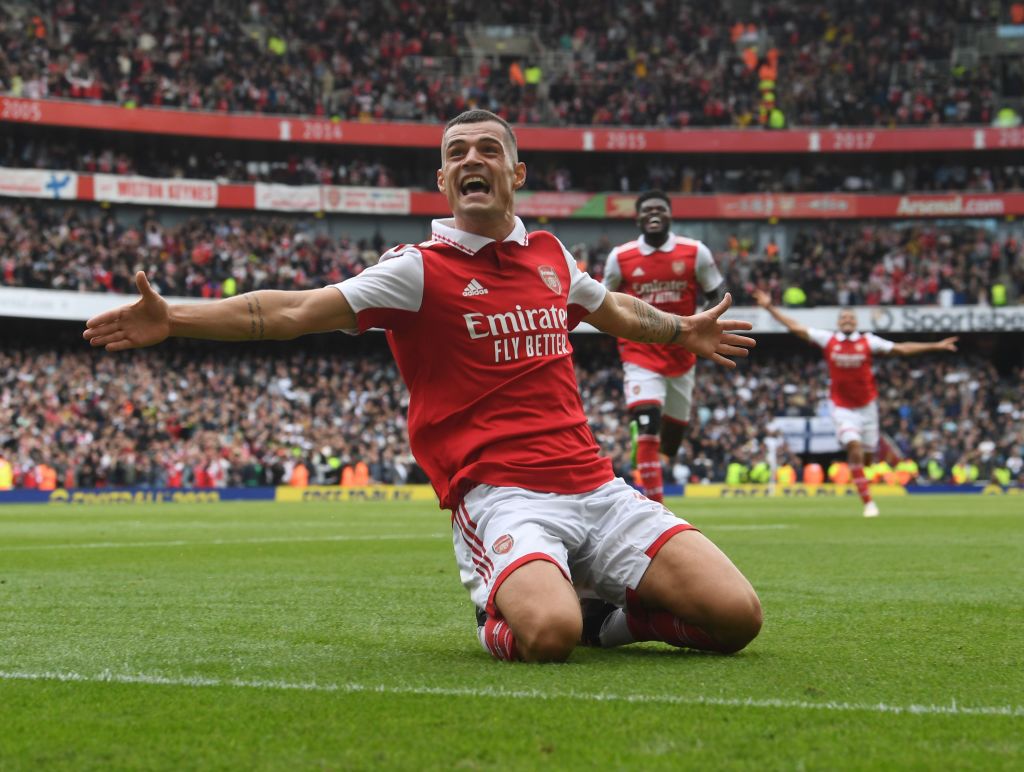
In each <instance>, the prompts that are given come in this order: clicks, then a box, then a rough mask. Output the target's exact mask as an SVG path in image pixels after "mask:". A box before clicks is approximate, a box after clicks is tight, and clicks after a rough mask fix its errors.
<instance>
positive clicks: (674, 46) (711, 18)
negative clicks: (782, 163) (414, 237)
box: [0, 0, 1022, 127]
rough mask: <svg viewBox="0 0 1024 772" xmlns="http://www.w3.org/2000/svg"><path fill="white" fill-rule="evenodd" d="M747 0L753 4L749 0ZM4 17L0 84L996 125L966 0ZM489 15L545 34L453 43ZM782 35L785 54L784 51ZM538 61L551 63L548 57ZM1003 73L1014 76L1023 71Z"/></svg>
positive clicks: (156, 10) (289, 5) (256, 101)
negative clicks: (519, 45) (505, 42)
mask: <svg viewBox="0 0 1024 772" xmlns="http://www.w3.org/2000/svg"><path fill="white" fill-rule="evenodd" d="M745 9H749V6H746V7H745ZM16 10H17V11H18V13H14V12H12V13H9V14H5V15H4V16H3V17H2V18H0V92H5V93H8V94H13V95H15V96H23V97H29V98H39V97H60V98H71V99H88V100H96V101H107V102H117V103H120V104H125V105H130V106H135V105H141V106H151V105H153V106H166V107H181V108H187V109H197V110H198V109H203V110H218V111H230V112H263V113H293V114H310V115H337V116H340V117H344V118H348V119H360V120H414V121H444V120H446V119H447V118H449V117H451V116H452V115H455V114H457V113H459V112H461V111H462V110H463V109H466V108H468V107H473V106H477V107H484V108H488V109H492V110H495V111H496V112H499V113H500V114H502V115H503V117H506V118H508V119H509V120H511V121H513V122H515V123H519V124H522V123H543V124H574V125H621V126H631V125H632V126H669V127H682V126H693V125H713V126H718V125H737V126H746V125H775V123H774V121H773V122H771V123H769V121H768V116H769V114H770V113H771V111H772V110H775V109H779V110H780V111H781V112H780V113H779V114H780V115H782V116H783V121H782V123H783V125H784V124H785V122H786V120H787V119H788V122H789V123H798V124H801V125H830V124H840V125H893V124H901V125H902V124H931V123H988V122H990V121H991V120H992V118H993V116H994V113H995V111H996V110H997V109H999V106H1000V103H999V95H998V94H997V93H996V91H995V88H996V84H998V83H999V79H998V78H997V77H996V70H995V68H992V67H990V64H989V62H988V61H987V60H986V58H985V57H984V53H985V52H981V53H982V54H983V55H982V57H981V58H980V60H979V62H978V64H977V66H976V67H974V68H973V69H971V70H967V69H965V68H964V67H963V66H962V65H959V64H956V63H954V62H952V61H951V52H952V49H953V43H954V37H955V32H956V30H957V27H958V25H970V24H979V23H994V22H995V21H997V20H998V15H999V7H998V4H994V3H993V4H988V3H980V2H975V1H973V0H943V1H942V2H934V0H931V1H929V2H925V1H924V0H910V1H909V2H904V3H892V4H876V3H871V4H868V3H860V2H852V1H851V0H829V1H828V2H817V1H816V2H811V0H773V2H770V3H765V4H761V5H758V6H755V10H753V11H750V14H751V15H750V18H745V17H743V16H737V15H734V14H733V13H732V11H731V10H730V9H729V6H728V4H703V5H700V4H692V3H683V2H678V1H674V2H647V3H642V4H639V5H630V4H622V3H619V2H612V1H611V0H546V1H545V2H540V3H533V4H531V5H530V6H529V7H524V6H523V5H522V4H521V3H515V2H512V1H511V0H499V2H495V3H487V4H484V5H480V4H476V3H471V2H468V0H446V1H441V0H403V2H400V3H385V4H378V3H370V2H366V1H365V0H363V1H362V2H341V1H340V0H334V1H333V2H327V3H320V4H304V3H296V2H285V0H254V2H250V3H247V4H241V5H238V4H234V3H230V4H229V3H218V2H214V3H210V2H206V1H205V0H174V1H172V2H165V3H159V4H145V3H141V4H140V3H135V2H129V1H128V0H115V1H114V2H111V1H110V0H107V1H106V2H100V0H35V1H34V2H31V3H26V4H24V5H21V6H18V7H17V8H16ZM481 25H486V26H489V27H490V28H492V29H493V28H499V30H500V31H502V32H512V33H514V32H515V31H516V29H517V28H519V27H521V26H522V25H531V27H532V32H531V33H530V34H529V37H530V38H531V39H532V40H534V41H539V45H535V46H534V51H533V53H532V54H531V55H529V56H523V57H522V58H521V60H514V61H510V60H509V59H508V57H505V58H502V57H500V56H494V55H492V56H482V57H479V58H477V59H476V60H472V58H471V57H459V56H458V54H459V52H463V51H471V50H473V43H474V40H473V38H474V37H478V36H479V35H480V34H481V33H480V29H481ZM780 50H782V51H786V52H791V53H787V54H785V55H780V54H779V51H780ZM545 68H546V69H545ZM1006 80H1007V82H1006V83H1003V84H1002V87H1003V89H1004V91H1006V92H1007V93H1010V94H1013V93H1016V92H1017V91H1019V90H1021V85H1022V84H1021V83H1020V82H1019V81H1020V80H1021V77H1020V74H1019V73H1018V72H1017V71H1016V70H1014V71H1013V74H1012V75H1009V76H1007V78H1006Z"/></svg>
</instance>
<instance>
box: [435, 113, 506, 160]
mask: <svg viewBox="0 0 1024 772" xmlns="http://www.w3.org/2000/svg"><path fill="white" fill-rule="evenodd" d="M491 121H493V122H494V123H500V124H501V125H502V126H504V127H505V136H507V137H508V141H509V142H510V143H511V144H512V160H513V161H518V160H519V143H518V142H516V134H515V132H514V131H512V125H511V124H510V123H509V122H508V121H506V120H505V119H504V118H502V117H501V116H500V115H496V114H495V113H492V112H491V111H490V110H466V111H465V112H463V113H459V114H458V115H456V116H455V117H454V118H452V119H451V120H450V121H448V123H446V124H445V125H444V131H443V132H441V136H442V137H444V135H445V134H447V133H448V129H450V128H451V127H452V126H461V125H462V124H465V123H490V122H491Z"/></svg>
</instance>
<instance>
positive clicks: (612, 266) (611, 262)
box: [602, 247, 622, 292]
mask: <svg viewBox="0 0 1024 772" xmlns="http://www.w3.org/2000/svg"><path fill="white" fill-rule="evenodd" d="M602 283H603V284H604V286H605V287H607V288H608V289H609V290H611V291H612V292H614V291H615V290H617V289H618V288H619V285H620V284H622V267H621V266H620V265H619V250H618V247H616V248H615V249H613V250H612V251H611V252H609V253H608V259H607V260H605V261H604V278H603V279H602Z"/></svg>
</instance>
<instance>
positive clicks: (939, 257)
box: [0, 203, 1024, 305]
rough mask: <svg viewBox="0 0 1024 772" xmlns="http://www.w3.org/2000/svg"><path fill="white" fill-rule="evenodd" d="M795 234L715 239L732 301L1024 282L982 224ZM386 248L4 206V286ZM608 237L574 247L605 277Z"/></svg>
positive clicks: (879, 295)
mask: <svg viewBox="0 0 1024 772" xmlns="http://www.w3.org/2000/svg"><path fill="white" fill-rule="evenodd" d="M684 230H685V229H684ZM793 241H794V243H793V245H792V247H791V248H790V249H789V250H788V251H787V253H786V254H782V253H781V251H780V250H778V249H777V248H773V247H774V244H773V243H771V242H769V243H768V244H767V245H765V247H764V249H762V250H761V251H757V250H755V249H754V248H753V247H752V246H751V245H750V244H749V243H748V242H746V241H744V240H740V239H730V240H729V241H728V242H727V243H726V244H724V245H716V244H714V243H712V244H710V246H711V247H712V249H713V250H714V251H715V253H716V255H717V259H718V262H719V264H720V266H721V268H722V269H723V271H724V274H725V276H726V282H727V285H728V286H729V288H730V290H731V291H732V292H733V293H734V294H735V299H736V301H737V303H739V304H741V305H753V301H752V299H751V296H750V292H751V291H752V290H753V289H754V288H759V289H764V290H765V291H768V292H771V293H773V294H774V295H775V297H776V300H778V301H780V302H786V303H787V304H790V305H792V303H791V302H790V298H788V297H783V292H784V290H786V289H788V288H790V287H793V286H797V287H799V288H800V291H801V293H802V294H803V300H802V301H801V303H800V304H806V305H906V304H909V305H921V304H934V303H937V302H942V303H945V304H947V305H957V304H964V303H983V304H993V303H994V304H996V305H999V304H1001V303H1014V302H1018V300H1019V298H1020V296H1021V292H1022V290H1024V241H1022V240H1021V239H1019V238H1016V237H1013V236H1009V237H997V236H995V235H993V234H992V233H991V232H990V231H988V230H985V229H983V228H976V227H970V226H960V225H955V226H954V225H938V224H917V225H914V226H913V227H908V226H906V225H903V226H901V227H897V226H888V225H863V224H837V223H830V224H826V225H807V226H805V227H803V228H802V229H800V230H799V231H798V233H797V236H796V238H795V239H794V240H793ZM388 246H390V243H389V242H388V241H386V240H385V238H384V236H383V235H381V234H377V236H376V237H375V238H374V239H372V240H366V239H362V240H358V241H357V240H353V239H350V238H347V237H344V236H342V237H340V238H334V237H332V236H330V235H328V233H327V231H326V229H325V228H324V226H323V224H322V223H321V222H319V221H316V220H301V219H295V218H288V217H267V216H264V215H261V216H258V217H257V216H241V215H238V216H230V215H225V214H219V213H218V214H208V215H202V216H192V217H189V218H188V219H186V220H185V221H184V222H180V223H178V224H175V225H169V224H164V222H162V221H161V214H159V213H158V212H157V211H156V210H152V209H149V210H144V213H143V214H142V216H141V217H140V218H139V220H138V221H137V222H136V223H135V224H131V223H128V224H126V222H125V221H123V220H121V219H119V218H117V217H116V216H114V214H112V213H111V212H109V211H107V212H104V213H100V214H90V213H89V212H88V210H86V209H83V208H80V207H68V208H66V209H59V208H54V207H52V206H49V205H39V204H32V203H19V204H13V205H11V204H0V285H3V286H11V287H35V288H44V289H64V290H77V291H88V292H121V293H131V292H134V291H135V289H134V283H133V276H134V275H135V272H136V271H138V270H140V269H143V270H145V271H147V273H148V274H149V276H150V278H151V280H152V281H153V282H154V283H155V284H156V285H157V286H159V287H160V289H161V291H162V292H163V293H164V294H167V295H175V296H180V297H224V296H230V295H234V294H237V293H241V292H248V291H250V290H254V289H308V288H312V287H321V286H323V285H325V284H330V283H334V282H338V281H341V280H343V279H346V278H348V277H350V276H354V275H356V274H358V273H359V272H360V271H362V270H363V268H365V267H366V266H367V265H372V264H374V263H376V262H377V258H378V256H379V255H380V254H381V252H383V251H384V250H385V249H386V248H387V247H388ZM611 246H612V245H611V244H610V242H608V241H607V239H604V241H598V242H596V243H594V244H579V245H574V246H573V247H572V249H573V250H574V254H576V256H577V257H578V259H579V261H580V263H581V266H582V267H583V268H585V269H587V270H589V271H590V272H591V273H592V274H593V275H594V276H596V277H600V276H601V272H602V266H603V262H604V259H605V258H606V257H607V255H608V252H609V251H610V250H611ZM996 286H999V287H1002V288H1003V289H1002V292H1004V293H1005V294H1004V295H1002V296H1000V297H1002V298H1003V299H1002V301H1000V300H999V298H998V297H995V296H994V295H993V289H994V288H995V287H996Z"/></svg>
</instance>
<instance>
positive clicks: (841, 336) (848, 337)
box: [836, 330, 861, 343]
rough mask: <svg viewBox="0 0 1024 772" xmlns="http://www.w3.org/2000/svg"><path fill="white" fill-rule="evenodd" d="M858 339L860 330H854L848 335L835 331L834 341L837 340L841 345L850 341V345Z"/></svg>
mask: <svg viewBox="0 0 1024 772" xmlns="http://www.w3.org/2000/svg"><path fill="white" fill-rule="evenodd" d="M860 339H861V334H860V330H854V331H853V332H851V333H850V334H849V335H847V334H846V333H845V332H842V331H840V330H836V340H838V341H839V342H840V343H842V342H844V341H850V343H856V342H857V341H858V340H860Z"/></svg>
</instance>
